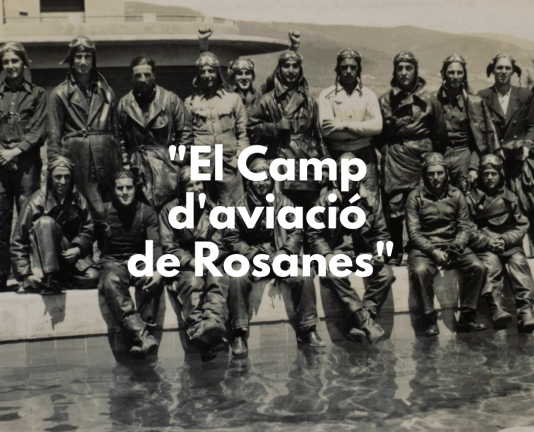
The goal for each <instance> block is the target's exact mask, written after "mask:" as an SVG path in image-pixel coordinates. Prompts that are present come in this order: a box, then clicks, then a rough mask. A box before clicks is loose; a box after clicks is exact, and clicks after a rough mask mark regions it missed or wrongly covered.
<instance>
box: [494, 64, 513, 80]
mask: <svg viewBox="0 0 534 432" xmlns="http://www.w3.org/2000/svg"><path fill="white" fill-rule="evenodd" d="M493 73H494V74H495V82H496V83H499V84H508V83H510V80H511V79H512V75H513V73H514V67H513V65H512V62H511V61H510V60H509V59H507V58H502V59H500V60H499V61H498V62H497V63H496V64H495V68H494V69H493Z"/></svg>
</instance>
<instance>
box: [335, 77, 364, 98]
mask: <svg viewBox="0 0 534 432" xmlns="http://www.w3.org/2000/svg"><path fill="white" fill-rule="evenodd" d="M362 87H363V86H362V82H361V80H360V81H358V83H357V84H356V87H354V90H353V91H352V93H351V94H350V95H349V94H348V93H347V90H345V88H344V87H343V86H342V85H341V84H340V83H339V82H336V84H335V86H334V91H333V93H334V94H338V93H340V92H343V93H345V94H346V95H347V97H351V96H352V95H353V94H354V92H358V93H359V94H360V96H361V95H362Z"/></svg>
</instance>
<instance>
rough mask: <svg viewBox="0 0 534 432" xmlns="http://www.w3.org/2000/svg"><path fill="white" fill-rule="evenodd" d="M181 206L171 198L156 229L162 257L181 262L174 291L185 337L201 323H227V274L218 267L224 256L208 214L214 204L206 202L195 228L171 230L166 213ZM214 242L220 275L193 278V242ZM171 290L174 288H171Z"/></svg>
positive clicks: (221, 239)
mask: <svg viewBox="0 0 534 432" xmlns="http://www.w3.org/2000/svg"><path fill="white" fill-rule="evenodd" d="M179 205H182V204H181V200H180V199H174V200H172V201H171V202H170V203H168V204H167V205H166V206H165V207H163V209H162V210H161V212H160V215H159V227H160V233H161V244H162V246H163V252H164V253H165V254H172V255H176V256H177V257H178V259H179V260H180V273H178V275H177V276H176V282H175V284H174V285H175V287H176V288H175V290H176V294H177V295H178V301H179V302H180V304H181V305H182V318H183V320H184V322H185V323H186V325H187V327H188V330H187V332H188V334H189V335H192V334H194V333H195V329H196V327H197V326H198V325H199V324H200V322H201V321H202V320H207V319H212V320H214V321H215V322H216V323H217V324H218V325H219V326H220V327H222V328H224V327H225V325H226V321H227V320H228V306H227V304H226V301H227V298H228V283H229V278H228V275H227V274H226V273H225V272H224V270H222V266H220V267H219V266H218V264H220V263H221V262H222V260H223V258H224V257H225V250H224V245H223V238H222V234H221V232H220V231H219V230H217V229H215V228H214V227H213V226H212V225H211V223H210V220H209V213H210V211H211V209H212V208H213V207H214V206H215V204H214V203H213V202H211V201H209V200H206V204H205V206H204V211H203V212H202V213H201V214H198V215H197V212H196V211H195V218H198V219H195V220H196V224H195V228H194V229H188V228H184V229H174V228H173V227H172V226H171V224H170V223H169V212H170V211H171V210H172V208H173V207H175V206H179ZM202 241H204V242H213V243H215V244H216V245H217V246H218V248H219V257H218V259H217V260H216V261H215V265H216V266H217V268H218V269H219V271H221V273H222V276H214V275H212V273H211V272H207V274H206V275H205V276H204V277H197V276H195V269H194V268H193V267H191V265H190V263H191V261H192V260H193V259H194V258H195V243H196V242H202ZM173 288H174V287H173Z"/></svg>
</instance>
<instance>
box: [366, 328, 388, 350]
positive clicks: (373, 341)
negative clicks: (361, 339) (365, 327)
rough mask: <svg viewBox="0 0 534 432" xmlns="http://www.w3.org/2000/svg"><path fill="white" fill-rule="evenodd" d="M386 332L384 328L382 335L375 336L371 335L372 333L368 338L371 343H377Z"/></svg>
mask: <svg viewBox="0 0 534 432" xmlns="http://www.w3.org/2000/svg"><path fill="white" fill-rule="evenodd" d="M385 334H386V332H385V331H384V330H382V332H381V333H380V336H374V337H371V336H370V335H367V339H369V343H370V344H371V345H373V346H374V345H376V344H377V343H378V342H380V339H382V337H383V336H384V335H385Z"/></svg>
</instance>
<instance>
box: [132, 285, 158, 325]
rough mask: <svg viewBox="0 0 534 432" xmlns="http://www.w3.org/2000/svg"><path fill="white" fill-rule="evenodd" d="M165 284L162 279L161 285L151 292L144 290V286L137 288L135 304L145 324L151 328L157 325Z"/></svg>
mask: <svg viewBox="0 0 534 432" xmlns="http://www.w3.org/2000/svg"><path fill="white" fill-rule="evenodd" d="M163 283H164V281H163V279H161V280H160V283H159V284H158V285H157V286H156V287H154V288H152V289H150V290H149V291H147V290H145V289H143V287H142V286H136V287H135V302H136V304H137V310H138V311H139V315H141V318H142V319H143V321H144V322H145V323H147V324H148V325H151V326H154V325H156V320H157V317H158V311H159V302H160V299H161V293H162V292H163Z"/></svg>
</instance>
